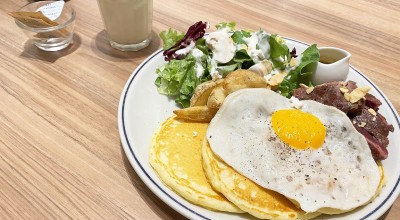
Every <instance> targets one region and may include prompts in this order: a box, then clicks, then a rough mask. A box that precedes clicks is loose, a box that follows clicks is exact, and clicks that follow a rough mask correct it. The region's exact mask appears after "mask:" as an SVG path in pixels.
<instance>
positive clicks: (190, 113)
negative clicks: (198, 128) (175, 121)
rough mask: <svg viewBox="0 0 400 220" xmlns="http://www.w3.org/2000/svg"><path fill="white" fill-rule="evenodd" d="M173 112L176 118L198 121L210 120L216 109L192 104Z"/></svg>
mask: <svg viewBox="0 0 400 220" xmlns="http://www.w3.org/2000/svg"><path fill="white" fill-rule="evenodd" d="M174 113H175V114H176V116H177V117H178V118H182V119H187V120H192V121H198V122H210V121H211V119H212V118H213V117H214V115H215V113H217V109H211V108H208V107H207V106H206V105H201V106H193V107H189V108H184V109H178V110H175V111H174Z"/></svg>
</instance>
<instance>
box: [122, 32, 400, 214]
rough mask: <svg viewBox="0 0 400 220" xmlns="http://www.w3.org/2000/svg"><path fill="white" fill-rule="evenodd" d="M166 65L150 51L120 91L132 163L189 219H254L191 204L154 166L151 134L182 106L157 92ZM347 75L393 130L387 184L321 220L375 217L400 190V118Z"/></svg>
mask: <svg viewBox="0 0 400 220" xmlns="http://www.w3.org/2000/svg"><path fill="white" fill-rule="evenodd" d="M286 42H287V44H288V46H289V48H290V49H291V48H293V47H296V50H297V52H298V53H302V52H303V51H304V50H305V49H306V48H307V46H308V45H307V44H305V43H302V42H299V41H295V40H292V39H287V38H286ZM163 64H165V61H164V57H163V56H162V51H161V50H159V51H157V52H155V53H154V54H152V55H151V56H150V57H149V58H147V59H146V60H145V61H144V62H143V63H142V64H141V65H140V66H139V67H138V68H137V69H136V70H135V71H134V72H133V73H132V75H131V77H130V78H129V80H128V81H127V83H126V85H125V88H124V90H123V92H122V95H121V99H120V103H119V110H118V127H119V132H120V136H121V142H122V145H123V148H124V150H125V153H126V156H127V157H128V159H129V161H130V163H131V165H132V166H133V168H134V169H135V171H136V173H137V174H138V175H139V176H140V178H141V179H142V180H143V182H144V183H145V184H146V185H147V186H148V187H149V188H150V189H151V190H152V191H153V192H154V193H155V194H156V195H157V196H158V197H159V198H161V199H162V200H163V201H164V202H165V203H167V204H168V205H169V206H171V207H172V208H173V209H175V210H176V211H178V212H180V213H181V214H182V215H184V216H186V217H188V218H190V219H222V220H223V219H233V220H234V219H254V218H252V217H251V216H250V215H247V214H240V215H239V214H229V213H222V212H214V211H210V210H207V209H204V208H201V207H199V206H197V205H193V204H192V203H190V202H188V201H186V200H185V199H183V198H181V197H180V196H179V195H177V194H176V193H174V192H173V191H172V190H170V189H169V188H168V187H166V186H165V185H164V184H163V183H162V182H161V180H160V179H159V178H158V176H157V174H156V173H155V172H154V170H153V169H152V167H151V166H150V164H149V153H150V144H151V138H152V135H153V132H154V131H155V130H156V129H157V128H158V126H159V125H160V124H161V123H162V122H163V121H164V120H165V119H166V118H168V117H169V116H171V115H172V111H173V110H174V109H177V108H178V107H177V106H176V105H175V102H174V101H173V100H170V99H168V98H167V97H166V96H164V95H160V94H158V92H157V88H156V86H155V85H154V81H155V79H156V77H157V75H156V73H155V70H156V68H157V67H160V66H161V65H163ZM348 79H349V80H353V81H355V82H357V85H358V86H364V85H368V86H370V87H371V88H372V89H371V91H370V93H371V94H373V95H375V96H376V97H377V98H378V99H379V100H381V102H382V106H381V107H380V110H379V112H380V113H381V114H382V115H384V116H385V117H386V119H387V121H388V122H389V123H390V124H392V125H393V126H394V128H395V131H394V132H393V133H390V135H389V141H390V144H389V146H388V150H389V157H388V159H386V160H384V161H383V166H384V168H385V177H386V186H385V187H384V188H383V189H382V191H381V193H380V195H379V196H378V197H377V198H376V199H375V200H374V201H373V202H372V203H370V204H368V205H366V206H364V207H361V208H359V209H356V210H355V211H353V212H350V213H347V214H343V215H334V216H326V215H323V216H320V217H319V218H317V219H377V218H379V217H380V216H381V215H383V214H384V213H385V211H386V210H387V209H389V207H390V206H391V205H392V204H393V202H394V201H395V200H396V198H397V196H398V194H399V192H400V187H399V181H400V148H399V147H398V146H395V145H396V143H400V121H399V116H398V114H397V112H396V110H395V108H394V107H393V105H392V104H391V103H390V102H389V100H388V99H387V97H386V96H385V95H384V94H383V93H382V91H380V90H379V88H378V87H377V86H376V85H375V84H374V83H373V82H372V81H371V80H369V79H368V78H367V77H366V76H364V75H363V74H362V73H360V72H359V71H358V70H356V69H355V68H354V67H351V68H350V72H349V76H348Z"/></svg>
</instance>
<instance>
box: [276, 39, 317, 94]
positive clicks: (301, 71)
mask: <svg viewBox="0 0 400 220" xmlns="http://www.w3.org/2000/svg"><path fill="white" fill-rule="evenodd" d="M318 61H319V50H318V48H317V45H316V44H313V45H311V46H310V47H308V48H307V49H306V50H305V51H304V52H303V54H302V57H301V62H300V64H299V65H298V66H297V67H296V69H294V70H291V71H290V72H289V73H288V74H287V75H286V76H285V78H284V79H283V81H282V83H281V84H280V85H279V87H278V91H279V92H280V94H281V95H283V96H285V97H288V98H289V97H291V96H292V94H293V91H294V90H295V89H297V88H299V86H300V84H305V85H312V83H311V76H312V74H313V73H314V71H315V68H316V66H317V63H318Z"/></svg>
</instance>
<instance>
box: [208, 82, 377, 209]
mask: <svg viewBox="0 0 400 220" xmlns="http://www.w3.org/2000/svg"><path fill="white" fill-rule="evenodd" d="M291 108H292V107H291V102H290V100H289V99H287V98H285V97H282V96H281V95H279V94H277V93H275V92H273V91H270V90H267V89H242V90H239V91H237V92H235V93H232V94H230V95H229V96H228V97H227V98H226V100H225V101H224V104H223V105H222V106H221V108H220V110H219V111H218V112H217V114H216V115H215V117H214V118H213V120H212V121H211V123H210V125H209V127H208V129H207V139H208V141H209V143H210V146H211V149H212V150H213V152H214V153H215V154H216V155H217V156H218V157H220V158H221V159H222V160H224V161H225V162H226V163H227V164H229V165H230V166H231V167H232V168H234V169H235V170H236V171H237V172H239V173H240V174H242V175H244V176H246V177H247V178H249V179H251V180H253V181H254V182H255V183H257V184H259V185H260V186H262V187H265V188H268V189H271V190H274V191H276V192H278V193H280V194H282V195H284V196H286V197H288V198H289V199H292V200H294V201H296V202H297V203H298V204H299V205H300V207H301V209H302V210H304V211H306V212H315V211H321V210H324V209H325V208H333V209H338V210H343V211H347V210H352V209H354V208H356V207H359V206H361V205H363V204H365V203H367V202H368V201H369V200H370V199H371V198H372V197H373V196H374V195H375V193H376V190H377V188H378V185H379V182H380V178H381V174H380V171H379V168H378V166H377V164H376V162H375V161H374V159H373V158H372V155H371V151H370V149H369V147H368V144H367V142H366V140H365V138H364V137H363V136H362V135H361V134H359V133H358V132H357V130H356V129H355V128H354V127H353V125H352V123H351V121H350V119H349V118H348V117H347V116H346V115H345V114H344V113H343V112H341V111H340V110H338V109H336V108H334V107H330V106H326V105H323V104H320V103H318V102H314V101H303V106H302V108H301V110H302V111H304V112H308V113H311V114H313V115H314V116H316V117H318V118H319V119H320V120H321V122H322V123H323V124H324V125H325V127H326V137H325V141H324V144H323V145H322V146H321V147H320V148H319V149H317V150H312V149H307V150H296V149H294V148H292V147H290V146H288V145H287V144H284V143H283V142H282V141H281V140H280V139H279V137H278V136H277V135H276V134H275V132H274V131H273V129H272V127H271V115H272V113H273V112H275V111H277V110H280V109H291Z"/></svg>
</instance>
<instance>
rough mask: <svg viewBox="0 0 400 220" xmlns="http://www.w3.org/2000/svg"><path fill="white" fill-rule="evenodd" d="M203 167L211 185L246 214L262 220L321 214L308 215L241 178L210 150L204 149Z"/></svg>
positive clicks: (206, 147) (279, 197)
mask: <svg viewBox="0 0 400 220" xmlns="http://www.w3.org/2000/svg"><path fill="white" fill-rule="evenodd" d="M202 156H203V168H204V171H205V173H206V176H207V178H208V180H209V181H210V183H211V185H212V186H213V187H214V188H215V189H216V190H217V191H219V192H221V193H222V194H223V195H224V196H225V197H226V198H227V199H229V200H230V201H231V202H232V203H234V204H235V205H237V206H238V207H239V208H240V209H242V210H243V211H246V212H248V213H249V214H251V215H253V216H255V217H257V218H261V219H302V220H305V219H311V218H313V217H316V216H318V215H320V213H305V212H304V211H302V210H301V209H299V208H297V207H296V206H295V205H294V204H293V203H292V202H290V200H288V199H287V198H286V197H284V196H283V195H281V194H279V193H276V192H274V191H271V190H268V189H265V188H263V187H261V186H259V185H257V184H255V183H254V182H253V181H251V180H249V179H248V178H246V177H244V176H242V175H240V174H239V173H237V172H236V171H235V170H234V169H232V168H231V167H230V166H228V165H227V164H226V163H225V162H224V161H222V160H221V159H219V158H218V157H217V156H216V155H215V154H214V153H213V152H212V150H211V148H210V145H209V144H208V141H207V140H204V142H203V148H202Z"/></svg>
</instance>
